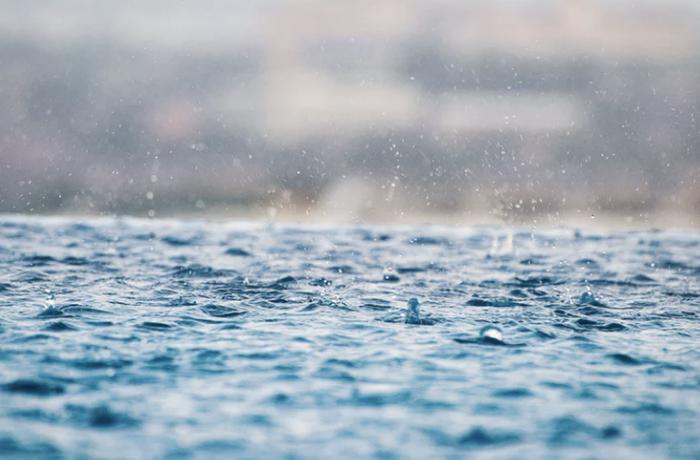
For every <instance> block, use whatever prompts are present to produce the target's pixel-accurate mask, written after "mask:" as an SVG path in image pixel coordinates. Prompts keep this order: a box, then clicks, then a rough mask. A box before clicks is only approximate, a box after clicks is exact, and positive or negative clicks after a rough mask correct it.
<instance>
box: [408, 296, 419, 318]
mask: <svg viewBox="0 0 700 460" xmlns="http://www.w3.org/2000/svg"><path fill="white" fill-rule="evenodd" d="M420 323H421V320H420V304H419V303H418V299H416V298H415V297H411V298H410V299H408V308H407V309H406V324H420Z"/></svg>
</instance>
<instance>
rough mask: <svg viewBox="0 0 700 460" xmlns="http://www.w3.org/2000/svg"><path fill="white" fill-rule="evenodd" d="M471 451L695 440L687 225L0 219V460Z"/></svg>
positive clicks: (698, 335)
mask: <svg viewBox="0 0 700 460" xmlns="http://www.w3.org/2000/svg"><path fill="white" fill-rule="evenodd" d="M410 298H415V299H416V300H417V301H418V303H417V304H416V305H415V306H416V308H415V310H416V311H415V312H416V313H417V314H418V315H419V316H418V317H417V319H416V317H414V316H413V315H412V314H411V315H409V316H410V317H411V320H410V321H409V323H407V322H406V307H407V302H408V300H409V299H410ZM470 453H471V454H480V455H482V456H486V457H495V458H528V457H529V458H559V457H567V458H568V457H574V458H577V457H578V458H611V457H613V458H660V457H673V458H700V235H698V234H697V233H695V234H693V233H673V232H658V231H655V232H640V231H626V232H609V233H599V232H593V231H585V230H582V231H575V230H572V229H560V230H549V231H534V232H530V231H527V230H518V229H509V228H499V227H480V228H466V229H456V228H432V227H402V228H392V227H323V228H321V227H316V228H314V227H293V226H267V225H263V224H260V225H241V224H237V225H234V224H224V223H206V222H179V221H157V220H156V221H146V220H135V219H134V220H128V219H127V220H109V219H102V220H81V221H76V220H61V219H55V218H54V219H48V218H21V217H4V218H0V457H8V458H12V457H22V456H27V457H41V458H54V457H55V458H61V457H66V458H80V457H95V458H161V457H168V458H189V457H196V458H207V459H208V458H231V457H236V458H281V457H284V458H358V457H361V458H462V457H463V456H465V455H467V454H470Z"/></svg>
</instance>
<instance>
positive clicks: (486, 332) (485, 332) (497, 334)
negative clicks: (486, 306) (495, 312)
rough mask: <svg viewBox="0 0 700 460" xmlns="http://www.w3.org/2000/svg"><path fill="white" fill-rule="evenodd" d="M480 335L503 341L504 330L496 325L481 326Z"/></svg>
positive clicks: (484, 337)
mask: <svg viewBox="0 0 700 460" xmlns="http://www.w3.org/2000/svg"><path fill="white" fill-rule="evenodd" d="M479 336H480V337H481V338H482V339H490V340H497V341H499V342H503V332H501V330H500V329H499V328H497V327H496V326H492V325H490V324H489V325H488V326H484V327H482V328H481V330H480V331H479Z"/></svg>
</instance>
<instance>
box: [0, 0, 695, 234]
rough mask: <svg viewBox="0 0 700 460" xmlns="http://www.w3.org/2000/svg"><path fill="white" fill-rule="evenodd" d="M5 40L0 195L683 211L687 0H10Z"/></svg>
mask: <svg viewBox="0 0 700 460" xmlns="http://www.w3.org/2000/svg"><path fill="white" fill-rule="evenodd" d="M0 60H1V62H2V67H3V71H2V73H1V74H0V97H1V99H2V100H3V102H4V103H3V110H2V111H1V112H0V133H2V136H1V137H0V212H10V213H35V214H36V213H58V214H92V215H99V214H132V215H150V216H179V215H206V216H223V217H241V218H266V219H283V220H284V219H286V220H297V221H308V222H318V221H330V222H384V223H393V222H399V223H405V222H418V221H420V222H431V223H455V222H459V223H480V222H507V223H527V224H532V223H537V224H540V223H541V224H555V225H556V224H567V223H576V224H580V223H581V222H590V221H591V220H592V219H594V218H613V219H614V220H617V221H619V222H621V223H622V224H623V225H635V226H646V225H649V226H668V225H674V226H684V227H696V226H698V225H700V184H699V181H700V129H699V127H698V121H697V119H696V118H697V114H698V108H699V107H700V84H699V83H698V82H699V80H698V78H699V77H700V7H699V6H698V5H696V3H694V2H693V1H670V2H668V1H664V2H662V1H656V2H651V1H631V0H617V1H600V0H598V1H594V0H591V1H578V0H571V1H548V0H543V1H535V0H530V1H527V0H523V1H515V0H509V1H506V0H501V1H478V2H461V1H457V0H441V1H400V0H373V1H364V0H361V1H353V2H350V1H338V2H325V1H321V0H305V1H293V2H292V1H280V0H274V1H273V0H267V1H254V2H226V1H220V0H206V1H198V2H193V1H192V2H172V1H165V0H149V1H141V2H135V1H133V2H132V1H126V2H122V1H103V2H88V1H75V0H64V1H37V2H23V1H19V0H7V1H5V2H4V5H3V14H2V15H1V16H0ZM598 216H599V217H598Z"/></svg>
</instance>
